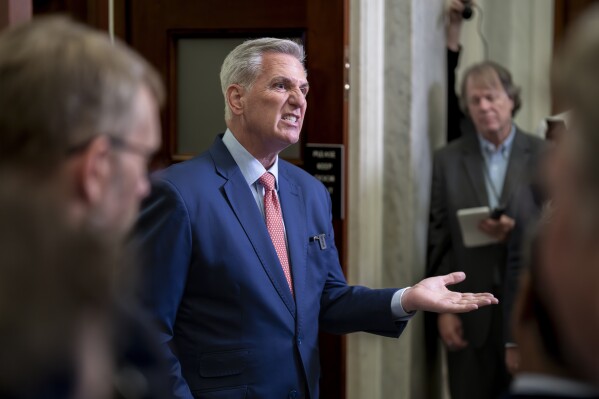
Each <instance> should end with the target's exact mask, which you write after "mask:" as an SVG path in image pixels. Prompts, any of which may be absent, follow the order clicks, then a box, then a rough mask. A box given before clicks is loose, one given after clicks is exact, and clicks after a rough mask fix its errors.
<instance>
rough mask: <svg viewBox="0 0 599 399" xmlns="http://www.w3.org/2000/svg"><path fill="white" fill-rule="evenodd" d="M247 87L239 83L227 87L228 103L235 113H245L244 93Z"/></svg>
mask: <svg viewBox="0 0 599 399" xmlns="http://www.w3.org/2000/svg"><path fill="white" fill-rule="evenodd" d="M244 92H245V89H244V88H243V87H242V86H240V85H237V84H233V85H231V86H229V87H228V88H227V92H226V95H227V103H228V104H229V109H230V110H231V112H232V113H233V114H234V115H241V114H242V113H243V94H244Z"/></svg>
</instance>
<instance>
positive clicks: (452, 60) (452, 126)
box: [447, 49, 464, 143]
mask: <svg viewBox="0 0 599 399" xmlns="http://www.w3.org/2000/svg"><path fill="white" fill-rule="evenodd" d="M459 58H460V53H459V51H451V50H450V49H447V142H448V143H449V142H450V141H452V140H455V139H457V138H459V137H460V136H461V135H462V133H461V128H460V127H461V122H462V119H464V113H463V112H462V110H461V109H460V102H459V100H458V96H457V94H456V92H455V82H456V78H455V71H456V68H457V67H458V61H459Z"/></svg>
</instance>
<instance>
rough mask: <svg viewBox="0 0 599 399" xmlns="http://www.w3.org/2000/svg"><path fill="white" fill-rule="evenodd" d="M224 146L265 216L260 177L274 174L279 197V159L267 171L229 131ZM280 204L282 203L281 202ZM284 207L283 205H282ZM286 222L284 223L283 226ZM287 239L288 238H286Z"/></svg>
mask: <svg viewBox="0 0 599 399" xmlns="http://www.w3.org/2000/svg"><path fill="white" fill-rule="evenodd" d="M223 144H224V145H225V147H227V149H228V150H229V152H230V153H231V156H232V157H233V159H234V160H235V163H236V164H237V166H239V169H240V170H241V174H242V175H243V177H244V178H245V181H246V182H247V184H248V186H250V189H251V190H252V194H253V195H254V200H255V201H256V205H258V209H260V212H261V213H262V217H265V216H264V187H263V186H262V184H260V183H259V182H258V179H259V178H260V176H262V175H263V174H264V173H266V172H270V173H272V175H273V176H274V177H275V189H276V190H275V191H276V193H277V197H278V195H279V157H278V156H277V158H276V159H275V163H274V164H273V165H272V166H271V167H270V169H268V170H266V168H265V167H264V166H263V165H262V164H261V163H260V161H258V160H257V159H256V158H254V156H253V155H252V154H250V153H249V152H248V150H246V149H245V147H244V146H242V145H241V144H240V143H239V141H237V139H236V138H235V136H234V135H233V132H231V131H230V130H229V129H227V131H226V132H225V135H224V136H223ZM279 202H280V201H279ZM281 207H282V205H281ZM284 225H285V222H283V226H284ZM285 238H287V237H285Z"/></svg>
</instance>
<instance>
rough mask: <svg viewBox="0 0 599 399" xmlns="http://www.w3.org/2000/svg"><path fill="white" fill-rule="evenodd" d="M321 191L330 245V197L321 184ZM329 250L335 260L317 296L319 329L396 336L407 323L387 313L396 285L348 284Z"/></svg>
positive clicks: (334, 332)
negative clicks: (324, 203)
mask: <svg viewBox="0 0 599 399" xmlns="http://www.w3.org/2000/svg"><path fill="white" fill-rule="evenodd" d="M322 191H323V197H324V198H326V201H327V205H328V210H329V211H328V216H329V235H330V236H331V237H332V238H333V239H332V240H331V243H332V245H333V246H334V236H333V224H332V222H331V220H332V216H331V215H332V213H331V198H330V195H329V193H328V191H326V189H325V188H324V186H323V187H322ZM333 249H334V251H335V256H334V260H335V261H334V262H330V264H328V265H326V266H327V269H328V276H327V279H326V282H325V286H324V289H323V292H322V295H321V310H320V317H319V319H320V321H319V325H320V328H321V329H322V330H323V331H326V332H329V333H333V334H346V333H350V332H355V331H365V332H369V333H372V334H377V335H383V336H387V337H398V336H399V335H400V334H401V333H402V331H403V329H404V328H405V326H406V325H407V322H406V321H402V322H396V321H395V320H394V318H393V315H392V312H391V298H392V297H393V294H395V292H396V291H397V288H386V289H371V288H367V287H362V286H351V285H348V284H347V281H346V279H345V276H344V275H343V271H342V269H341V265H340V263H339V256H338V254H337V249H336V248H333Z"/></svg>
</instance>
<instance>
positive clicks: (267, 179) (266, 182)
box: [258, 172, 275, 191]
mask: <svg viewBox="0 0 599 399" xmlns="http://www.w3.org/2000/svg"><path fill="white" fill-rule="evenodd" d="M258 181H259V182H260V184H262V185H263V186H264V189H265V190H266V191H273V190H274V189H275V177H274V175H273V174H272V173H270V172H266V173H265V174H263V175H262V176H260V178H259V179H258Z"/></svg>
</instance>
